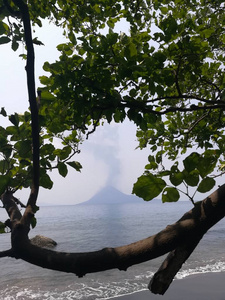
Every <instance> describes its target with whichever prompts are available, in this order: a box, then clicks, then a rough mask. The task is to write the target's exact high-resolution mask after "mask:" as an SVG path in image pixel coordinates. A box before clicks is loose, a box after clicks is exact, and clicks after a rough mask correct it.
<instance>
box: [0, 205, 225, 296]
mask: <svg viewBox="0 0 225 300" xmlns="http://www.w3.org/2000/svg"><path fill="white" fill-rule="evenodd" d="M191 208H192V206H191V203H189V202H178V203H165V204H162V203H161V202H160V201H153V202H150V203H144V202H142V200H140V204H114V205H113V204H109V205H103V204H102V205H74V206H53V207H41V209H40V211H39V212H38V213H37V219H38V224H37V227H36V228H35V229H34V230H32V231H31V233H30V237H33V236H35V235H36V234H42V235H45V236H47V237H50V238H52V239H54V240H56V241H57V243H58V245H57V247H56V250H60V251H68V252H80V251H93V250H99V249H101V248H103V247H109V246H110V247H115V246H120V245H125V244H129V243H132V242H135V241H137V240H139V239H142V238H145V237H148V236H150V235H152V234H155V233H157V232H158V231H160V230H162V229H163V228H164V227H165V226H166V225H168V224H172V223H174V222H175V221H177V220H178V219H179V218H180V217H181V216H182V215H183V214H184V213H185V212H186V211H188V210H189V209H191ZM3 215H4V211H3V210H0V220H4V216H3ZM224 236H225V220H222V221H221V222H219V223H218V224H217V225H216V226H214V227H213V228H212V229H211V230H210V231H209V232H208V233H207V234H206V235H205V237H204V238H203V239H202V241H201V242H200V244H199V246H198V247H197V248H196V250H195V251H194V253H193V254H192V255H191V257H190V258H189V259H188V261H187V262H186V263H185V264H184V266H183V268H182V269H181V271H180V272H179V273H178V275H177V277H176V279H177V280H182V278H184V277H186V276H189V275H191V274H196V273H206V272H224V271H225V254H224V246H225V240H224ZM9 240H10V235H9V234H2V235H0V251H1V250H6V249H8V248H9V246H10V244H9ZM163 259H164V257H161V258H157V259H155V260H152V261H149V262H145V263H142V264H140V265H136V266H133V267H130V268H129V269H128V271H126V272H124V271H118V270H112V271H105V272H101V273H96V274H90V275H86V276H85V277H84V278H77V277H76V276H75V275H72V274H71V275H70V274H65V273H62V272H57V271H51V270H46V269H42V268H39V267H36V266H32V265H30V264H28V263H26V262H23V261H21V260H15V259H12V258H0V275H1V280H0V299H2V300H14V299H21V300H22V299H23V300H26V299H41V300H43V299H48V300H54V299H58V300H59V299H60V300H65V299H81V300H84V299H88V300H94V299H95V300H97V299H99V300H100V299H110V298H113V297H115V296H119V295H124V294H128V293H133V292H136V291H139V290H143V289H146V288H147V285H148V283H149V281H150V279H151V277H152V275H153V274H154V272H155V271H157V269H158V268H159V266H160V265H161V262H162V261H163Z"/></svg>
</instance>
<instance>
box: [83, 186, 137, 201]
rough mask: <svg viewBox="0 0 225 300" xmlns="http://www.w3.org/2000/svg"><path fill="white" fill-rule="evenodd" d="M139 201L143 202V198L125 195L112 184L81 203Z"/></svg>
mask: <svg viewBox="0 0 225 300" xmlns="http://www.w3.org/2000/svg"><path fill="white" fill-rule="evenodd" d="M141 202H143V200H142V199H141V198H139V197H137V196H134V195H127V194H124V193H122V192H120V191H119V190H117V189H116V188H114V187H112V186H106V187H104V188H103V189H101V190H100V191H99V192H98V193H96V194H95V195H94V196H93V197H91V198H90V199H89V200H88V201H85V202H83V203H81V204H123V203H141Z"/></svg>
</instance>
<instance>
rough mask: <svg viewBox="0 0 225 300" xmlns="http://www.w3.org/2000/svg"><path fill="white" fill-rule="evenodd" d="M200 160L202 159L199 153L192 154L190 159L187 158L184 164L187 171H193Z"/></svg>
mask: <svg viewBox="0 0 225 300" xmlns="http://www.w3.org/2000/svg"><path fill="white" fill-rule="evenodd" d="M199 158H200V155H199V154H198V153H197V152H193V153H191V154H190V155H189V156H188V157H186V158H185V159H184V160H183V164H184V167H185V169H186V170H187V171H188V172H191V171H193V170H194V169H195V168H196V167H197V165H198V162H199Z"/></svg>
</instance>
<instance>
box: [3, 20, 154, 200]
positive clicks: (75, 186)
mask: <svg viewBox="0 0 225 300" xmlns="http://www.w3.org/2000/svg"><path fill="white" fill-rule="evenodd" d="M35 36H38V37H39V38H40V39H41V41H42V42H43V43H44V44H45V46H36V47H35V52H36V87H38V86H40V84H39V81H38V77H39V76H41V75H43V74H44V72H43V71H42V65H43V63H44V62H45V61H49V62H54V61H55V60H56V59H57V57H58V55H59V52H58V51H57V50H56V45H58V44H60V43H62V42H63V37H62V35H61V34H60V32H59V31H58V30H56V29H55V28H54V27H53V26H50V25H47V26H45V27H42V28H41V29H40V30H38V31H37V32H36V33H34V37H35ZM21 53H25V50H24V49H23V48H22V47H20V48H19V50H17V52H13V51H12V50H11V49H10V45H9V44H7V45H3V46H2V45H1V47H0V55H1V72H0V82H1V89H0V107H5V108H6V111H7V112H8V113H13V112H18V113H22V112H24V110H27V108H28V97H27V87H26V73H25V69H24V67H25V61H22V59H21V58H19V57H18V56H19V54H21ZM2 119H3V118H2V117H1V118H0V122H2ZM135 134H136V127H135V126H134V125H133V124H132V123H130V122H129V121H126V122H125V123H123V124H112V125H108V124H106V125H104V126H101V127H99V128H98V129H97V131H96V132H95V133H94V134H92V135H90V136H89V139H88V140H85V141H84V143H83V145H82V146H81V153H80V154H79V155H77V156H76V157H75V160H77V161H79V162H81V164H82V165H83V169H82V172H81V173H79V172H76V171H75V170H73V169H72V168H69V173H68V175H67V177H66V178H63V177H61V176H60V175H59V174H58V172H57V171H54V172H52V173H51V174H50V175H51V178H52V179H53V180H54V187H53V189H52V190H50V191H49V190H45V189H43V188H41V190H40V195H39V204H44V203H45V204H54V203H55V204H76V203H79V202H82V201H86V200H88V199H89V198H90V197H92V196H93V195H94V194H95V193H96V192H98V191H99V190H100V189H101V188H103V187H104V186H106V185H112V186H114V187H116V188H118V189H119V190H120V191H122V192H124V193H127V194H130V193H131V192H132V186H133V183H134V182H135V181H136V179H137V177H138V176H140V175H141V174H142V173H143V171H144V166H145V164H146V163H147V156H148V152H147V151H146V150H142V151H141V150H135V148H136V147H137V145H138V143H137V141H136V135H135ZM28 195H29V190H28V189H27V190H23V191H19V192H18V193H17V194H16V196H18V197H19V198H20V199H21V200H24V202H25V201H26V199H27V197H28Z"/></svg>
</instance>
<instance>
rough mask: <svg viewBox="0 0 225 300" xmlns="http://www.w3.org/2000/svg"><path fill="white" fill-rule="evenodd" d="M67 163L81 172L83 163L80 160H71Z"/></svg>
mask: <svg viewBox="0 0 225 300" xmlns="http://www.w3.org/2000/svg"><path fill="white" fill-rule="evenodd" d="M67 164H68V165H69V166H71V167H72V168H74V169H75V170H76V171H78V172H80V171H81V169H82V165H81V164H80V163H79V162H78V161H69V162H67Z"/></svg>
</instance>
